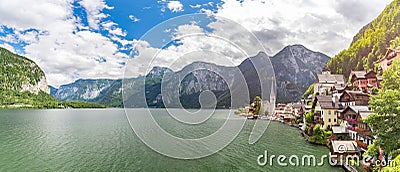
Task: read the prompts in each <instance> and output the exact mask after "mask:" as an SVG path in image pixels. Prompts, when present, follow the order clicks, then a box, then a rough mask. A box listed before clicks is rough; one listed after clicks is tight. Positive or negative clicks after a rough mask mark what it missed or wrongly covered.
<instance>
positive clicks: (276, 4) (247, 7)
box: [215, 0, 390, 56]
mask: <svg viewBox="0 0 400 172" xmlns="http://www.w3.org/2000/svg"><path fill="white" fill-rule="evenodd" d="M388 3H390V0H371V1H368V3H365V1H362V0H340V1H336V0H324V1H318V0H298V1H293V0H271V1H265V0H251V1H250V0H244V1H243V2H239V1H236V0H223V4H222V5H221V6H220V7H219V9H218V11H217V12H216V13H215V15H216V16H220V17H225V18H228V19H231V20H234V21H236V22H238V23H239V24H241V25H243V26H244V27H246V28H248V29H249V30H250V31H252V32H254V33H255V34H256V35H257V36H259V38H260V39H261V40H262V41H263V42H264V45H265V47H266V49H268V50H269V51H268V52H267V53H269V54H273V53H276V52H277V51H279V50H280V49H281V48H283V46H286V45H289V44H303V45H305V46H306V47H308V48H310V49H313V50H317V51H322V52H324V53H327V54H328V55H330V56H333V55H335V54H336V53H338V52H339V51H340V50H342V49H344V48H346V47H347V46H348V45H349V44H350V42H351V40H352V37H353V36H354V35H355V34H356V33H357V32H358V30H359V29H361V27H362V26H364V25H366V24H367V23H369V22H370V21H372V20H373V19H374V18H375V17H377V16H378V14H379V13H380V12H381V11H382V10H383V9H384V7H385V6H386V5H387V4H388ZM355 11H356V12H355Z"/></svg>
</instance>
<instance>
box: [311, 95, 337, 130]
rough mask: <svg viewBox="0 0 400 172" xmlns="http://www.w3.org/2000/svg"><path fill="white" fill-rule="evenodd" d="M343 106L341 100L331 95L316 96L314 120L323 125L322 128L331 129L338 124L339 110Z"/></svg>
mask: <svg viewBox="0 0 400 172" xmlns="http://www.w3.org/2000/svg"><path fill="white" fill-rule="evenodd" d="M341 108H342V105H341V104H340V103H339V101H338V100H335V99H334V98H332V97H331V96H315V99H314V104H313V109H314V121H316V122H317V123H319V124H320V125H321V129H324V130H326V129H331V128H332V126H336V125H338V110H339V109H341Z"/></svg>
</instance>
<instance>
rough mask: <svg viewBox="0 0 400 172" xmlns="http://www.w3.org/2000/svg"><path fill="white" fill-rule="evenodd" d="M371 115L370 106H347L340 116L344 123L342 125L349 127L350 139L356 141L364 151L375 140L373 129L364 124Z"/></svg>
mask: <svg viewBox="0 0 400 172" xmlns="http://www.w3.org/2000/svg"><path fill="white" fill-rule="evenodd" d="M371 113H372V111H371V110H370V108H369V107H368V106H347V107H346V108H345V109H344V110H343V112H342V113H341V114H340V116H339V118H340V119H342V120H341V121H343V123H341V125H342V126H346V127H347V129H348V131H349V136H350V138H351V139H354V140H356V142H357V143H358V145H359V146H360V147H361V148H363V149H364V151H365V150H366V148H367V146H368V145H370V144H372V142H373V139H374V137H373V136H372V135H371V128H370V127H369V126H368V124H366V123H365V122H364V120H365V119H366V118H367V117H368V116H369V115H370V114H371Z"/></svg>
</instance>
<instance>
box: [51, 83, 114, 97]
mask: <svg viewBox="0 0 400 172" xmlns="http://www.w3.org/2000/svg"><path fill="white" fill-rule="evenodd" d="M116 82H117V80H111V79H86V80H83V79H81V80H77V81H75V82H74V83H71V84H66V85H62V86H60V88H58V89H56V88H52V91H51V93H52V95H53V96H54V97H55V98H57V99H58V100H61V101H82V102H98V101H99V100H100V99H101V98H103V97H104V95H105V94H106V93H107V91H108V90H109V89H110V88H111V87H112V86H113V85H114V84H115V83H116Z"/></svg>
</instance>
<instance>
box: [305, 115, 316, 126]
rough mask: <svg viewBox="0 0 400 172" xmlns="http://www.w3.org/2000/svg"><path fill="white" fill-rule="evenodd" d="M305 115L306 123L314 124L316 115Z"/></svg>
mask: <svg viewBox="0 0 400 172" xmlns="http://www.w3.org/2000/svg"><path fill="white" fill-rule="evenodd" d="M305 115H306V123H307V124H312V123H314V113H313V112H307V113H306V114H305Z"/></svg>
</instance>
